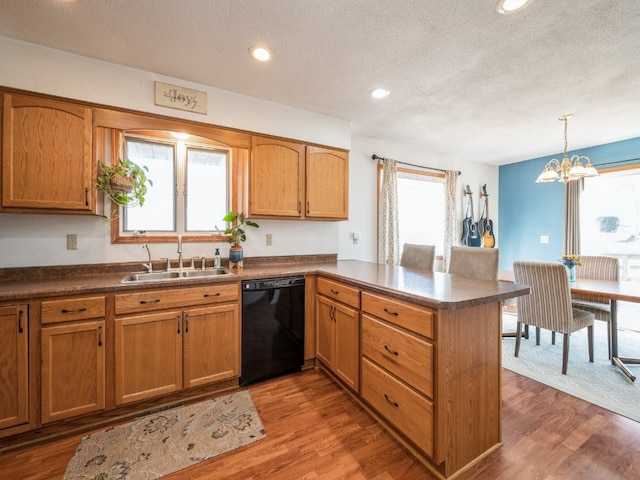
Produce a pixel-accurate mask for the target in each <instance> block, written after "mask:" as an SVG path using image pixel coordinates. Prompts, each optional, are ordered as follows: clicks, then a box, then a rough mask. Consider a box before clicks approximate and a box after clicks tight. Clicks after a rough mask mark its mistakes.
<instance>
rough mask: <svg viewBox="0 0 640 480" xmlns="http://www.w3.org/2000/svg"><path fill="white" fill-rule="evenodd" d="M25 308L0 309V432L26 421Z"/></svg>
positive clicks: (27, 353)
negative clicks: (0, 373)
mask: <svg viewBox="0 0 640 480" xmlns="http://www.w3.org/2000/svg"><path fill="white" fill-rule="evenodd" d="M28 312H29V310H28V306H27V305H11V306H7V307H0V370H1V371H2V375H0V429H4V428H9V427H15V426H17V425H22V424H26V423H28V421H29V409H28V407H29V315H28Z"/></svg>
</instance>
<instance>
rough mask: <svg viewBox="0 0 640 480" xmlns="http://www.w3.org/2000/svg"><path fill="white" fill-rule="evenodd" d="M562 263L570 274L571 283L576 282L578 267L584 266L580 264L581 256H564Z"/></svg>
mask: <svg viewBox="0 0 640 480" xmlns="http://www.w3.org/2000/svg"><path fill="white" fill-rule="evenodd" d="M560 261H561V262H562V264H563V265H564V266H565V267H567V271H568V274H569V281H570V282H575V281H576V266H578V267H580V266H582V262H580V256H579V255H563V256H562V259H561V260H560Z"/></svg>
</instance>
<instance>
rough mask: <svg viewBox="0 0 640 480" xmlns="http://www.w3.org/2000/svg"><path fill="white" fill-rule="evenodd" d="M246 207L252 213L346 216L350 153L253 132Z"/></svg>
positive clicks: (273, 215) (281, 215)
mask: <svg viewBox="0 0 640 480" xmlns="http://www.w3.org/2000/svg"><path fill="white" fill-rule="evenodd" d="M248 183H249V192H248V209H247V210H248V212H249V215H251V216H256V217H278V218H294V219H296V218H297V219H304V218H310V219H318V220H346V219H347V218H348V215H349V212H348V208H349V154H348V152H346V151H343V150H337V149H331V148H323V147H312V146H306V145H304V144H301V143H298V142H294V141H286V140H278V139H274V138H269V137H261V136H257V135H254V136H252V138H251V155H250V158H249V182H248Z"/></svg>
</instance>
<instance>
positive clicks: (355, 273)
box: [0, 258, 529, 478]
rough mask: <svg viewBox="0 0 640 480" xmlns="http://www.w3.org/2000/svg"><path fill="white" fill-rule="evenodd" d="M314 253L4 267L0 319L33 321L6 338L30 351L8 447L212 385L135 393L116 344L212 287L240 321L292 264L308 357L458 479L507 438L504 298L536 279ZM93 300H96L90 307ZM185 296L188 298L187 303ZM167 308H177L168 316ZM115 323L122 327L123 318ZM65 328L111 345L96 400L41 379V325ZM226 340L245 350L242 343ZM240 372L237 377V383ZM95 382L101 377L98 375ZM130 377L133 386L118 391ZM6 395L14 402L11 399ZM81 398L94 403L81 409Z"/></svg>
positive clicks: (230, 373) (233, 378)
mask: <svg viewBox="0 0 640 480" xmlns="http://www.w3.org/2000/svg"><path fill="white" fill-rule="evenodd" d="M247 260H249V259H247ZM318 260H319V259H318V258H314V259H312V260H311V261H310V262H305V261H300V260H295V261H292V262H283V261H279V260H277V259H260V260H258V259H256V261H255V262H252V261H245V268H244V269H242V270H237V271H235V270H234V274H233V275H224V276H221V277H220V278H214V279H206V280H203V279H197V278H194V279H179V280H169V281H166V282H164V281H163V282H162V283H160V282H156V283H152V284H150V283H146V284H143V283H140V284H136V285H124V284H122V283H120V282H119V279H120V278H121V277H122V275H123V273H122V272H113V273H103V274H97V273H95V272H94V274H93V275H79V274H78V273H74V274H71V275H62V276H56V278H51V279H48V278H46V276H41V277H40V278H38V279H33V278H32V279H24V280H20V279H18V278H9V277H7V276H5V277H4V278H5V280H4V281H1V282H0V310H3V309H4V310H5V311H6V314H5V315H4V316H2V317H0V318H2V319H3V322H4V323H5V324H9V322H11V323H10V324H11V325H12V326H15V325H18V323H16V322H17V321H18V320H20V322H21V323H20V324H19V328H20V329H22V330H25V326H28V329H27V330H29V332H30V335H29V339H28V340H27V341H26V343H25V345H24V346H23V347H21V348H18V347H16V346H13V345H10V346H11V347H12V348H13V349H14V350H16V355H15V363H16V365H18V364H19V363H20V360H24V359H26V365H21V366H20V365H19V366H18V367H16V371H17V372H22V373H21V374H22V375H26V376H25V377H23V378H21V379H19V381H17V383H18V384H19V385H18V387H16V390H20V391H21V392H22V394H23V396H22V399H23V402H26V405H25V404H22V403H20V402H19V403H20V404H18V405H15V410H16V414H15V415H13V417H19V418H20V420H19V421H18V423H16V422H14V423H11V420H10V418H9V417H11V416H12V415H11V413H12V412H7V411H2V412H0V413H2V417H3V418H0V436H2V437H5V438H3V439H2V440H0V450H1V449H3V448H8V446H10V445H11V443H12V442H14V441H19V440H20V437H21V435H22V436H28V435H30V434H31V435H34V434H33V433H30V432H33V431H35V430H36V429H39V430H41V431H46V428H47V427H51V428H52V429H53V428H57V429H58V431H60V430H64V428H62V427H64V426H65V422H66V421H69V419H76V420H74V422H73V423H75V424H76V425H77V424H78V423H79V422H78V421H77V418H83V419H85V424H89V423H90V419H91V418H92V416H93V417H95V418H96V419H102V421H103V422H104V418H105V416H108V415H107V413H108V412H120V414H121V415H124V414H126V412H131V413H132V412H134V411H135V410H136V409H137V410H139V411H143V410H145V409H147V408H149V407H150V406H151V405H153V406H157V405H161V404H162V403H163V401H165V402H166V403H170V402H175V401H176V399H177V398H178V397H180V396H182V397H184V398H193V392H195V391H199V390H198V389H201V388H203V387H202V386H198V387H195V388H192V387H191V386H190V384H188V383H187V378H186V377H185V378H184V383H182V374H181V373H180V375H179V378H178V380H177V382H175V385H173V384H172V386H173V388H172V389H166V388H165V387H166V385H163V386H161V387H162V388H158V389H156V390H154V388H151V387H149V388H146V389H144V390H140V391H139V392H134V393H131V392H128V391H126V388H129V387H130V384H129V383H127V382H126V381H125V382H123V381H122V379H119V377H118V375H119V373H118V371H119V365H118V364H119V362H120V360H119V359H118V358H119V357H118V355H117V354H116V352H117V351H118V349H121V350H122V348H123V345H127V343H126V342H123V341H122V335H123V332H126V326H127V325H129V324H134V323H135V322H134V321H138V320H137V319H143V320H144V321H145V322H148V324H149V325H150V324H151V320H152V319H156V318H158V319H163V318H164V317H165V316H166V317H167V318H168V319H169V322H168V324H170V325H171V331H172V332H173V335H174V336H175V332H176V329H175V325H176V313H177V316H178V319H179V318H180V315H182V313H183V312H188V311H189V309H192V310H193V308H194V306H195V305H197V306H198V309H201V305H200V304H201V303H202V302H203V300H199V298H200V297H205V296H206V298H207V299H208V300H207V302H213V304H214V305H213V307H212V308H215V309H217V310H215V311H216V312H218V310H220V309H222V310H220V311H223V312H224V315H226V317H224V318H226V319H227V320H230V321H232V322H233V324H234V325H236V326H237V325H239V315H238V309H237V305H238V300H239V298H240V296H241V292H240V288H239V285H240V282H241V281H242V280H247V279H255V278H268V277H276V276H285V275H293V274H297V275H300V274H302V275H305V277H306V278H307V290H306V294H307V299H306V308H305V313H306V316H307V318H306V325H307V329H306V332H307V333H306V337H307V338H305V359H307V360H309V361H311V364H313V362H314V361H315V362H316V364H317V365H319V366H320V367H321V368H323V369H324V370H325V371H327V372H329V374H330V375H332V377H333V378H335V379H336V381H337V382H338V383H340V384H341V385H343V386H344V387H345V388H346V389H347V390H348V391H349V392H350V393H351V394H352V396H353V398H354V399H356V400H357V401H358V402H360V403H361V404H362V405H364V406H365V408H366V409H367V410H368V411H369V412H370V413H371V414H372V415H373V416H374V417H375V418H377V419H378V420H379V421H380V422H382V423H383V424H384V425H385V426H386V427H388V428H389V430H390V431H391V432H393V433H394V435H395V436H396V437H397V438H398V440H399V441H400V442H401V443H402V444H403V445H404V446H405V447H406V448H407V449H409V450H410V451H411V452H412V453H413V454H414V455H416V456H417V457H418V458H420V459H421V461H423V463H425V464H426V465H427V466H429V468H431V470H432V471H433V472H434V473H435V474H436V475H438V476H439V477H442V478H448V477H451V476H453V475H455V474H456V473H458V472H460V471H462V470H464V469H465V467H467V466H468V465H469V464H471V463H473V462H474V461H476V460H477V459H479V458H482V457H484V456H486V455H487V454H488V453H490V452H492V451H493V450H495V449H496V448H499V447H500V445H501V396H500V381H501V373H500V372H501V341H500V338H501V309H500V305H501V301H502V300H506V299H508V298H512V297H516V296H519V295H524V294H527V293H528V291H529V289H528V287H526V286H522V285H515V284H510V283H503V282H492V281H480V280H474V279H470V278H464V277H459V276H453V275H447V274H443V273H438V272H434V273H419V272H417V271H412V270H409V269H404V268H402V267H392V266H386V265H378V264H375V263H369V262H362V261H350V260H346V261H337V262H333V261H331V262H325V261H324V259H320V260H321V261H318ZM56 268H57V267H56ZM69 268H70V269H72V268H73V267H69ZM0 273H1V272H0ZM58 273H59V272H58ZM0 278H3V277H2V275H0ZM209 290H211V291H209ZM215 295H217V296H215ZM156 297H157V302H158V303H160V304H161V305H162V302H163V301H164V298H167V299H169V300H168V301H170V302H171V303H170V304H167V305H166V306H165V307H162V306H161V305H160V306H159V305H158V304H155V305H154V304H153V303H151V304H149V303H150V301H149V299H152V298H153V299H154V300H151V302H154V301H156V300H155V299H156ZM212 298H213V300H211V299H212ZM215 299H218V300H215ZM85 300H86V301H87V305H88V307H87V308H88V310H82V308H85V307H84V306H82V305H83V302H84V301H85ZM133 300H140V301H139V302H138V303H139V304H142V305H141V306H138V307H135V309H136V310H135V311H128V310H127V309H130V308H133V307H131V305H133V303H132V301H133ZM181 301H183V302H185V304H184V305H182V304H180V305H179V304H178V303H179V302H181ZM142 302H148V303H144V304H143V303H142ZM216 302H218V303H216ZM63 304H64V305H70V306H71V307H74V309H75V310H80V312H79V313H77V315H79V317H76V318H74V319H70V321H69V322H66V321H61V320H59V319H57V318H55V315H54V313H53V312H54V307H57V306H59V305H63ZM14 307H16V308H14ZM12 308H14V309H15V310H16V312H18V311H21V312H22V317H21V318H18V315H19V314H18V313H16V316H15V318H14V317H12V310H11V309H12ZM163 308H164V310H163ZM70 309H71V308H70ZM119 309H120V310H119ZM156 311H157V313H156ZM27 312H28V323H25V320H26V319H25V318H24V317H25V315H27ZM151 312H153V315H154V316H152V314H151ZM169 312H171V315H165V314H168V313H169ZM125 314H126V315H125ZM216 315H218V313H216ZM4 319H6V320H4ZM345 319H351V320H350V321H351V322H352V323H351V324H348V328H346V329H341V328H342V325H341V323H344V322H347V321H349V320H345ZM13 320H16V322H13ZM119 322H120V323H121V324H122V325H120V326H118V325H119ZM84 326H87V327H88V328H87V329H85V328H83V327H84ZM178 327H179V324H178ZM1 328H2V332H7V335H4V336H3V340H2V342H3V345H2V347H3V350H4V351H7V346H5V345H4V342H7V341H8V339H13V340H12V341H14V342H15V344H16V345H18V344H19V343H20V341H19V339H17V338H16V336H17V334H14V332H13V331H12V330H11V329H10V327H7V326H6V325H5V326H2V327H1ZM59 328H60V329H61V328H67V329H69V328H72V331H73V328H77V329H79V330H82V331H84V332H87V331H92V329H96V330H95V331H96V332H100V333H99V335H100V342H101V345H104V347H105V348H103V349H102V352H101V354H100V355H101V357H100V358H102V360H99V361H98V362H97V363H98V364H100V362H102V369H101V370H100V372H101V373H100V375H101V376H102V377H101V378H102V380H101V382H98V383H99V384H101V385H102V386H101V389H98V390H94V392H95V395H96V396H97V397H100V401H93V397H91V398H90V400H91V401H87V398H89V397H87V396H85V397H83V398H81V400H84V405H82V406H81V407H82V408H79V409H77V410H74V408H71V406H70V405H68V404H67V403H65V402H68V400H69V399H68V398H67V397H64V395H68V394H69V392H67V391H66V390H64V391H61V390H60V391H59V390H57V389H56V388H55V385H53V386H52V385H50V384H48V383H47V382H46V378H51V372H49V371H47V369H46V368H45V367H41V365H46V361H45V360H47V358H45V354H44V353H43V349H46V348H48V347H47V345H48V344H47V340H46V339H50V338H51V335H50V334H47V335H45V334H44V333H43V331H45V330H48V331H51V332H52V333H53V332H55V330H54V329H59ZM118 328H120V329H121V331H118ZM16 331H18V329H17V328H16ZM180 331H181V330H180V328H178V333H180ZM350 335H351V336H350ZM228 338H230V339H231V340H230V341H231V342H232V343H233V342H236V341H237V340H236V339H235V337H233V336H229V337H228ZM118 339H120V340H118ZM345 342H347V343H345ZM174 343H176V342H175V340H174ZM186 344H187V342H186V341H185V345H186ZM180 345H182V342H181V343H180ZM226 347H228V348H227V350H228V352H230V354H231V355H232V356H233V355H235V356H236V357H237V355H238V348H237V345H231V346H229V345H226ZM149 348H151V347H149ZM180 348H182V347H180ZM185 348H186V347H185ZM21 352H22V353H21ZM26 352H28V353H26ZM180 352H181V353H182V350H180ZM125 353H126V352H125ZM197 354H198V352H195V353H192V357H193V358H197ZM165 357H167V355H165ZM159 358H160V357H159ZM186 358H187V356H186V355H185V359H184V362H185V368H186V365H187V363H186V362H187V360H186ZM178 360H179V361H178ZM178 360H177V361H176V364H174V365H173V367H176V366H177V367H176V370H180V371H182V369H181V368H180V367H181V366H182V363H180V361H183V359H182V358H180V359H178ZM235 360H236V359H233V358H232V359H231V361H230V362H227V363H229V365H226V370H223V371H222V373H220V374H218V376H217V377H214V378H215V379H216V380H215V382H220V383H215V382H214V383H213V385H214V386H216V385H219V388H218V389H217V391H220V390H222V389H227V390H228V389H230V388H237V377H238V376H239V373H240V372H239V371H238V368H236V367H235V364H234V361H235ZM163 361H166V359H164V360H163ZM169 370H170V369H169ZM124 373H125V374H126V373H127V372H124ZM120 374H122V372H120ZM185 375H186V374H185ZM19 376H20V373H19V374H17V375H16V378H18V377H19ZM47 376H48V377H47ZM138 380H139V379H138ZM174 380H175V379H174ZM234 382H235V385H236V387H233V386H232V385H233V383H234ZM89 384H90V385H92V386H95V382H90V383H89ZM123 386H124V388H125V391H124V392H123V391H119V390H118V389H119V388H120V389H122V388H123ZM78 389H79V388H77V389H76V390H78ZM163 389H165V390H163ZM213 391H215V388H213ZM149 392H151V393H149ZM85 393H86V392H85ZM56 395H58V397H56ZM61 395H62V396H61ZM2 403H3V404H6V403H5V402H4V399H3V402H2ZM27 405H28V408H27ZM86 407H90V408H88V409H85V410H83V408H86ZM65 417H66V418H65ZM3 422H4V423H3ZM70 423H71V422H70Z"/></svg>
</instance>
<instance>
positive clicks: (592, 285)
mask: <svg viewBox="0 0 640 480" xmlns="http://www.w3.org/2000/svg"><path fill="white" fill-rule="evenodd" d="M513 278H514V277H513V271H512V270H500V271H499V272H498V280H500V281H503V282H513ZM567 281H568V278H567ZM569 287H570V289H571V293H572V294H575V295H588V296H592V297H598V298H604V299H607V300H609V302H610V305H611V363H612V364H613V365H616V366H617V367H618V368H619V369H620V370H621V371H622V372H623V373H624V374H625V375H626V376H627V377H628V378H629V380H631V381H632V382H635V380H636V376H635V375H634V374H633V372H632V371H631V370H629V367H628V365H638V364H640V358H631V357H622V356H620V353H619V351H618V302H620V301H622V302H633V303H640V282H630V281H624V280H593V279H586V278H577V279H576V280H575V281H571V282H569Z"/></svg>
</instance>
